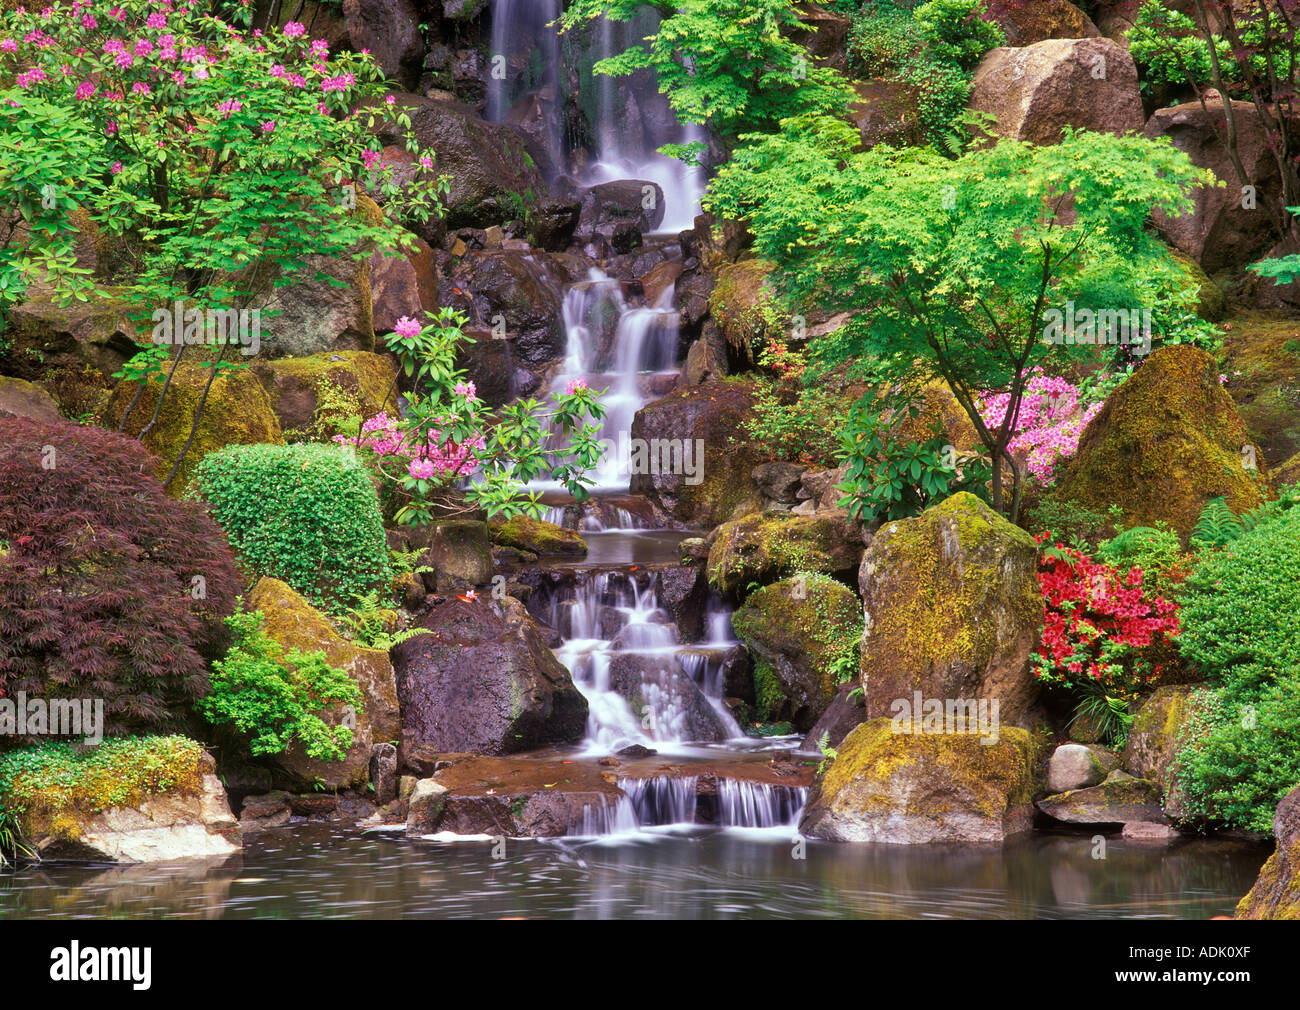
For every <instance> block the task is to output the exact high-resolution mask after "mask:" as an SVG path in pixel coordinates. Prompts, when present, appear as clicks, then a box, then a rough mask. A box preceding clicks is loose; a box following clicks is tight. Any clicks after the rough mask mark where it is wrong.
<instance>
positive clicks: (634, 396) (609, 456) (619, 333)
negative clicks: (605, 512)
mask: <svg viewBox="0 0 1300 1010" xmlns="http://www.w3.org/2000/svg"><path fill="white" fill-rule="evenodd" d="M673 295H674V287H673V285H668V286H667V287H666V288H665V289H664V291H663V293H662V294H661V295H660V296H659V299H658V301H657V302H656V304H655V305H653V306H642V307H631V306H629V305H628V304H627V302H626V301H625V300H624V297H623V288H622V285H621V284H620V283H619V282H618V281H617V280H615V279H613V278H611V277H609V276H607V275H606V274H604V273H603V272H602V271H600V270H598V269H596V268H594V267H593V268H592V269H591V271H590V273H589V275H588V278H587V280H585V281H582V282H580V283H578V284H575V285H573V287H571V288H570V289H569V291H568V293H567V294H566V295H565V298H564V305H563V319H564V329H565V333H566V334H567V336H568V342H567V345H566V352H565V359H564V367H563V369H562V370H561V373H560V374H559V375H558V376H556V378H555V379H553V380H552V382H551V388H552V389H555V390H564V389H566V388H567V387H568V386H569V385H570V384H571V383H575V382H578V381H582V382H585V383H587V384H588V385H590V386H593V387H595V388H597V389H604V390H608V391H607V392H606V393H605V395H603V396H602V397H601V404H602V406H604V408H605V411H606V413H605V419H604V422H603V423H602V425H601V430H600V438H601V439H602V440H603V441H604V442H605V455H604V457H603V458H602V460H601V462H600V465H599V466H598V467H597V468H596V469H595V471H594V472H593V473H592V474H591V476H592V479H593V480H594V482H595V483H594V486H593V490H595V491H626V490H627V487H628V480H629V470H630V441H629V439H630V437H631V431H632V421H633V419H634V418H635V417H636V412H637V411H638V410H640V409H641V408H642V407H644V406H645V405H646V403H647V402H649V400H650V399H651V395H650V391H649V389H648V383H649V379H650V376H652V375H654V374H662V373H671V372H674V371H675V370H676V361H677V351H678V343H679V334H678V315H677V312H676V310H675V309H674V308H673ZM535 486H536V487H537V488H539V489H542V488H544V487H546V485H542V484H538V485H535Z"/></svg>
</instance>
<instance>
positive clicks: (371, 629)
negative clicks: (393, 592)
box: [343, 592, 430, 652]
mask: <svg viewBox="0 0 1300 1010" xmlns="http://www.w3.org/2000/svg"><path fill="white" fill-rule="evenodd" d="M395 616H396V614H395V612H394V611H392V610H389V609H387V608H385V607H381V606H380V605H379V594H378V593H374V592H371V593H367V594H366V595H365V596H364V597H363V598H362V599H361V601H360V602H359V603H358V604H357V605H356V606H355V607H353V608H352V611H351V612H350V613H348V614H345V615H344V617H343V623H344V624H345V625H346V626H347V630H348V635H349V637H350V638H351V639H352V640H353V641H355V642H360V643H361V644H362V645H364V646H366V647H367V648H369V649H381V650H383V651H384V652H388V651H389V650H390V649H393V648H395V647H396V646H399V645H401V644H402V643H403V642H405V641H408V640H409V639H412V638H415V637H416V636H417V635H427V634H429V633H430V632H429V631H427V630H426V629H424V628H395V627H394V626H393V625H394V621H393V618H394V617H395Z"/></svg>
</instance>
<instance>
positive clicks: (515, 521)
mask: <svg viewBox="0 0 1300 1010" xmlns="http://www.w3.org/2000/svg"><path fill="white" fill-rule="evenodd" d="M489 525H490V526H491V529H492V541H493V543H496V544H500V545H501V546H503V547H513V548H514V549H515V550H518V551H528V552H529V553H530V554H538V555H542V554H576V555H585V554H586V553H587V541H585V540H583V539H582V537H581V536H580V535H579V534H578V533H577V532H576V531H575V530H570V529H565V528H564V527H563V526H556V525H555V523H548V522H546V521H545V520H543V519H533V518H531V517H529V516H526V515H517V516H511V517H510V518H509V519H493V520H491V521H490V522H489Z"/></svg>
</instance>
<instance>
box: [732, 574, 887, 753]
mask: <svg viewBox="0 0 1300 1010" xmlns="http://www.w3.org/2000/svg"><path fill="white" fill-rule="evenodd" d="M731 626H732V628H733V629H734V630H735V632H736V635H737V636H739V638H740V639H741V641H743V642H744V643H745V645H746V647H747V648H748V649H749V653H750V656H751V658H752V659H753V663H754V671H753V675H754V695H755V716H756V717H757V719H758V720H759V721H760V722H789V723H791V724H792V725H793V726H794V728H795V729H796V730H798V731H799V732H801V733H806V732H808V730H810V729H811V728H812V727H813V725H814V724H815V723H816V722H817V720H818V719H820V718H821V716H822V713H823V712H825V711H826V709H827V707H828V706H829V705H830V703H831V701H832V700H833V699H834V697H835V692H836V689H837V688H838V686H839V677H838V676H837V674H838V673H839V672H840V671H841V670H845V669H851V664H852V658H853V656H854V653H855V651H856V648H857V643H858V640H859V639H860V637H861V635H862V612H861V609H860V607H859V605H858V598H857V597H856V596H855V595H854V594H853V593H852V592H851V591H850V590H848V589H846V588H845V587H844V586H842V585H840V583H838V582H836V581H835V580H834V579H831V578H828V577H826V576H824V575H807V576H803V575H801V576H797V577H795V578H791V579H785V580H783V581H781V582H775V583H773V584H772V585H770V586H765V587H763V588H762V589H759V590H757V591H755V592H754V593H752V594H751V595H750V596H749V598H748V599H746V600H745V603H744V605H743V606H742V607H740V608H739V609H738V610H737V611H736V612H735V613H734V614H732V615H731Z"/></svg>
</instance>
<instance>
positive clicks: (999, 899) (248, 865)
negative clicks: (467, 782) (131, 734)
mask: <svg viewBox="0 0 1300 1010" xmlns="http://www.w3.org/2000/svg"><path fill="white" fill-rule="evenodd" d="M1092 850H1093V846H1092V842H1091V840H1090V838H1089V837H1088V836H1084V835H1080V836H1065V835H1060V836H1050V835H1048V836H1043V835H1035V836H1032V837H1030V838H1027V839H1025V840H1024V841H1021V842H1018V843H1015V844H1012V845H1009V846H1007V847H1005V848H997V847H992V848H960V849H956V848H907V847H891V846H860V845H831V844H823V843H812V842H809V843H807V845H806V858H804V859H797V858H795V854H796V852H795V846H794V839H793V837H792V833H791V832H790V831H789V830H788V829H775V830H765V831H735V832H725V833H701V832H698V831H683V830H670V831H665V832H662V833H646V834H644V835H643V836H642V837H640V838H639V839H638V840H635V841H629V840H628V839H626V838H624V839H620V840H618V841H612V840H607V841H603V842H602V841H600V840H587V841H580V840H574V839H567V840H562V841H558V842H532V841H511V842H509V843H508V852H507V858H506V859H505V860H494V859H493V858H492V851H491V845H490V844H485V843H476V842H460V843H438V842H431V841H408V840H406V839H405V838H401V837H382V836H375V835H368V836H362V835H359V834H357V833H355V832H352V831H340V830H338V829H335V828H331V827H328V826H320V825H309V826H300V827H296V828H291V829H287V830H284V831H279V832H273V833H270V834H268V835H266V836H263V837H261V838H259V839H257V840H255V841H253V842H252V843H250V845H249V846H248V848H247V849H246V851H245V852H244V854H243V855H242V857H234V858H231V859H227V860H225V861H221V862H205V863H188V864H172V865H160V866H135V867H123V868H117V867H114V868H107V869H87V868H83V867H67V866H50V865H45V866H42V867H39V868H36V869H33V870H28V871H24V872H22V873H16V874H15V873H7V874H0V919H3V918H26V917H40V918H146V917H148V918H153V917H169V918H191V919H196V918H206V919H217V918H229V919H249V918H284V919H307V918H422V917H427V918H503V917H509V916H520V917H526V918H563V919H596V918H611V919H612V918H689V919H729V918H746V919H751V918H752V919H758V918H763V919H766V918H812V917H825V918H865V919H914V918H978V919H1026V918H1053V919H1055V918H1160V919H1164V918H1208V917H1209V916H1211V915H1220V914H1229V913H1231V911H1232V908H1233V906H1234V905H1235V904H1236V902H1237V900H1238V899H1239V898H1240V897H1241V896H1242V895H1243V894H1245V893H1246V891H1247V890H1249V889H1250V886H1251V884H1252V882H1253V881H1254V878H1255V875H1256V873H1257V872H1258V870H1259V867H1260V865H1261V864H1262V863H1263V861H1264V859H1265V858H1267V856H1268V852H1269V849H1268V847H1267V846H1263V847H1261V846H1257V845H1249V844H1246V843H1242V842H1229V841H1213V840H1210V841H1191V842H1185V843H1182V844H1180V845H1177V846H1175V847H1173V848H1170V849H1164V848H1159V847H1155V848H1153V847H1150V846H1141V845H1136V844H1131V843H1126V842H1123V841H1121V840H1120V839H1119V838H1114V839H1111V840H1109V842H1108V850H1107V854H1106V858H1105V859H1093V858H1092Z"/></svg>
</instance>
